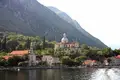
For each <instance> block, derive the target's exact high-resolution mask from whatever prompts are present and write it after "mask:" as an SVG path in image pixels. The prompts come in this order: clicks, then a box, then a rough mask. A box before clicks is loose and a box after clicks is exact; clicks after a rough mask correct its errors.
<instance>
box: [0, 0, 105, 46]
mask: <svg viewBox="0 0 120 80" xmlns="http://www.w3.org/2000/svg"><path fill="white" fill-rule="evenodd" d="M0 30H1V31H3V30H5V31H6V30H7V31H14V32H18V33H22V34H25V35H38V36H44V35H45V34H46V33H48V34H46V37H47V38H48V39H49V40H57V41H60V39H61V37H62V34H63V33H64V32H65V33H67V35H68V38H69V40H70V41H73V40H76V39H77V40H78V41H80V42H81V43H86V44H88V45H92V46H97V47H101V48H102V47H106V46H105V45H104V44H103V43H101V44H100V45H98V44H97V43H96V42H95V41H93V40H92V39H89V38H88V37H86V36H85V35H84V34H82V32H81V31H79V30H78V29H77V28H75V27H74V25H71V24H70V23H68V22H66V21H65V20H63V19H62V18H60V17H59V16H58V15H57V14H56V13H54V12H53V11H51V10H49V9H48V8H47V7H45V6H43V5H41V4H40V3H39V2H37V0H0Z"/></svg>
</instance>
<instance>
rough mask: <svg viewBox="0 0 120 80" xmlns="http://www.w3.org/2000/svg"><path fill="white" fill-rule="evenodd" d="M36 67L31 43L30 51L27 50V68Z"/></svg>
mask: <svg viewBox="0 0 120 80" xmlns="http://www.w3.org/2000/svg"><path fill="white" fill-rule="evenodd" d="M35 65H36V55H35V54H34V52H33V43H31V46H30V50H29V66H35Z"/></svg>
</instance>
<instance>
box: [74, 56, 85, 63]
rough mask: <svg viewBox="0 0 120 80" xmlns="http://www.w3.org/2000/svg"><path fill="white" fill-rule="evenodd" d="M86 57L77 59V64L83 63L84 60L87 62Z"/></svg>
mask: <svg viewBox="0 0 120 80" xmlns="http://www.w3.org/2000/svg"><path fill="white" fill-rule="evenodd" d="M86 59H87V57H86V56H79V57H76V58H75V62H77V63H78V64H79V65H80V64H82V63H83V61H84V60H86Z"/></svg>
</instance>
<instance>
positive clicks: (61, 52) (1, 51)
mask: <svg viewBox="0 0 120 80" xmlns="http://www.w3.org/2000/svg"><path fill="white" fill-rule="evenodd" d="M31 42H35V47H34V52H35V54H37V55H38V56H42V55H51V56H54V57H58V58H59V59H60V61H61V63H62V64H64V65H69V66H74V65H81V64H82V63H83V62H84V61H85V60H87V59H91V60H97V61H99V62H101V63H102V62H103V60H104V59H105V58H109V57H112V56H116V55H119V54H120V50H114V51H113V50H112V49H111V48H103V49H99V48H96V47H91V46H87V45H86V44H81V45H80V48H77V49H76V48H63V49H57V50H54V44H55V43H56V42H55V41H52V42H49V41H47V40H46V39H45V37H44V38H43V39H41V38H40V37H39V36H24V35H22V34H16V33H8V34H7V36H6V37H2V38H1V41H0V46H1V47H0V65H4V66H5V65H9V66H12V65H13V66H16V65H17V64H18V62H21V61H25V60H27V59H26V58H23V57H22V58H20V57H13V58H10V60H9V59H8V61H7V62H6V61H5V60H3V59H2V56H5V55H7V54H8V53H10V52H11V51H13V50H26V49H27V50H28V49H29V48H30V43H31ZM14 61H15V63H14ZM10 64H11V65H10Z"/></svg>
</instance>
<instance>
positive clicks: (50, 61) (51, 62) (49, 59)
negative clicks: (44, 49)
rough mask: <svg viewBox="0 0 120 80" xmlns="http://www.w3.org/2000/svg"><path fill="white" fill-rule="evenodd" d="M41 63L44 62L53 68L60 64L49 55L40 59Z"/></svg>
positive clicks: (55, 58) (57, 59)
mask: <svg viewBox="0 0 120 80" xmlns="http://www.w3.org/2000/svg"><path fill="white" fill-rule="evenodd" d="M42 61H43V62H46V63H47V64H48V65H49V66H54V65H58V64H60V60H59V58H57V57H53V56H51V55H45V56H43V57H42Z"/></svg>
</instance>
